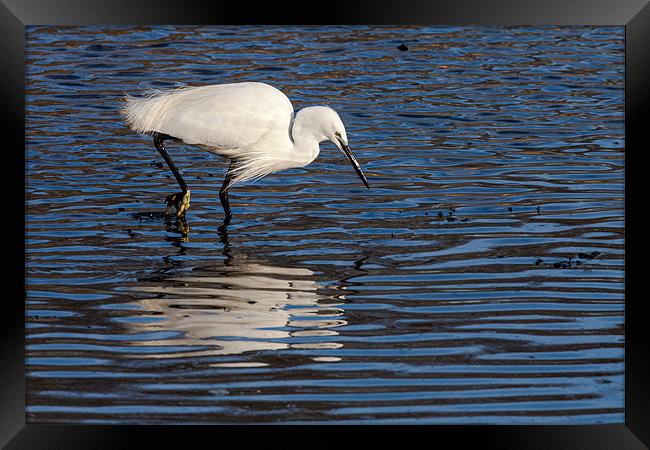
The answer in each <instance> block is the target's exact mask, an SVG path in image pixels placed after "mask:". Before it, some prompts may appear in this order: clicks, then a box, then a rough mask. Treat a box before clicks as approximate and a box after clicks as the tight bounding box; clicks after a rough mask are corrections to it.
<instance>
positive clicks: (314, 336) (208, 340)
mask: <svg viewBox="0 0 650 450" xmlns="http://www.w3.org/2000/svg"><path fill="white" fill-rule="evenodd" d="M222 242H223V244H224V253H225V254H226V256H227V259H226V261H225V263H223V262H221V263H220V264H219V265H218V266H217V267H208V268H201V269H200V270H199V269H197V270H194V271H193V273H192V274H189V275H182V276H178V275H169V274H167V275H162V276H159V277H157V278H154V279H152V280H148V281H147V280H142V281H141V282H140V283H139V287H138V288H137V289H136V290H137V292H138V293H143V294H146V295H151V294H155V297H154V298H142V299H139V300H137V301H136V302H137V305H138V315H137V317H132V318H130V319H132V320H128V321H127V323H128V324H129V325H130V326H133V327H136V328H138V332H140V333H142V332H151V331H163V332H170V331H173V332H178V333H173V334H174V335H173V336H170V335H169V333H167V334H165V338H164V339H161V340H143V341H140V342H139V344H140V345H149V346H159V347H160V348H161V351H160V352H159V351H156V352H147V355H148V356H151V357H155V358H169V357H185V356H199V355H233V354H241V353H244V352H251V351H259V350H277V349H287V348H300V349H309V348H313V349H320V348H336V347H339V346H340V344H338V343H336V342H335V341H334V340H333V337H334V336H336V335H337V334H338V333H337V332H336V331H335V329H336V327H338V326H341V325H345V324H346V321H345V320H344V316H343V310H342V309H341V305H342V304H343V299H344V298H345V297H344V294H343V293H342V292H341V290H334V291H332V289H329V291H330V292H334V293H333V294H323V293H322V292H328V290H327V289H324V288H323V286H321V285H319V284H318V283H317V282H316V281H315V274H314V272H312V271H311V270H309V269H306V268H293V267H281V266H277V265H272V264H269V263H263V262H260V261H258V260H251V259H250V258H249V257H247V256H245V255H240V254H233V252H232V250H231V248H230V246H229V244H228V237H227V234H226V235H222ZM338 289H342V288H338ZM319 292H321V293H319ZM322 300H326V304H319V301H322ZM149 335H150V333H149ZM164 347H167V348H169V350H170V351H169V352H167V351H164ZM228 364H230V363H225V364H224V365H228ZM242 364H254V363H251V362H250V361H249V362H248V363H242Z"/></svg>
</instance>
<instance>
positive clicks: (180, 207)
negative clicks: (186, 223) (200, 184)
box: [165, 189, 190, 217]
mask: <svg viewBox="0 0 650 450" xmlns="http://www.w3.org/2000/svg"><path fill="white" fill-rule="evenodd" d="M165 202H166V203H167V209H166V210H165V214H169V213H171V211H172V208H175V209H176V217H181V216H183V215H185V211H187V210H188V209H190V190H189V189H188V190H186V191H183V192H178V193H176V194H170V195H168V196H167V198H166V199H165Z"/></svg>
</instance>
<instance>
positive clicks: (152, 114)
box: [122, 87, 197, 134]
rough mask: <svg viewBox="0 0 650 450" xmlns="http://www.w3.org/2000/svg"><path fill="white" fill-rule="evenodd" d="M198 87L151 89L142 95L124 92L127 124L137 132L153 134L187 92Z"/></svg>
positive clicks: (123, 109) (123, 112)
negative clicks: (137, 95) (134, 95)
mask: <svg viewBox="0 0 650 450" xmlns="http://www.w3.org/2000/svg"><path fill="white" fill-rule="evenodd" d="M196 89H197V88H192V87H181V88H176V89H170V90H159V89H149V90H147V91H145V92H144V95H143V96H142V97H133V96H131V95H129V94H126V93H125V94H124V101H125V102H126V105H125V106H124V107H123V108H122V115H123V116H124V118H125V119H126V123H127V125H128V126H129V127H130V128H131V129H132V130H133V131H135V132H137V133H147V134H151V133H153V132H154V131H158V132H164V130H161V129H159V128H160V124H161V123H162V121H163V120H164V119H165V115H166V114H167V113H168V112H169V111H171V110H172V109H173V106H174V104H175V103H177V102H179V101H180V100H182V99H183V98H184V97H185V95H186V94H187V93H189V92H190V91H191V90H196Z"/></svg>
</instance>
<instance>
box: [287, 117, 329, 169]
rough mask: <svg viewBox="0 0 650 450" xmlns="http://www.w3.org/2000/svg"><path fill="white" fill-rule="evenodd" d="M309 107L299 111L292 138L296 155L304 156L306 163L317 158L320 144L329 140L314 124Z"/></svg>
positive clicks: (292, 129)
mask: <svg viewBox="0 0 650 450" xmlns="http://www.w3.org/2000/svg"><path fill="white" fill-rule="evenodd" d="M309 109H310V108H305V109H302V110H300V111H298V114H296V117H295V118H294V119H293V125H292V127H291V138H292V139H293V146H294V149H295V151H296V156H299V157H300V158H301V159H303V158H304V160H305V165H307V164H309V163H310V162H312V161H313V160H314V159H316V157H317V156H318V153H319V152H320V147H319V146H318V144H319V143H320V142H323V141H325V140H327V137H326V136H325V135H324V134H323V133H322V132H320V131H319V130H318V128H317V127H315V126H314V122H313V119H312V118H311V117H310V114H309Z"/></svg>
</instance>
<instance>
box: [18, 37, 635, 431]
mask: <svg viewBox="0 0 650 450" xmlns="http://www.w3.org/2000/svg"><path fill="white" fill-rule="evenodd" d="M27 38H28V46H27V53H28V73H27V94H28V97H27V112H26V113H27V139H28V142H27V153H26V160H27V161H26V164H27V194H26V202H27V236H26V239H27V241H26V242H27V255H26V258H27V272H28V273H27V275H28V278H27V356H28V359H27V383H28V386H27V387H28V392H27V416H28V417H27V420H28V421H29V422H100V423H113V422H122V423H155V422H156V423H165V422H179V421H182V422H191V423H200V422H267V421H269V422H278V421H284V422H290V423H295V422H317V423H320V422H328V423H365V422H370V423H379V422H390V423H403V422H405V423H503V424H512V423H569V424H571V423H602V422H623V417H624V416H623V406H624V405H623V370H624V366H623V356H624V354H623V342H624V335H623V331H624V328H623V311H624V297H623V276H624V264H623V261H624V259H623V246H624V228H623V226H624V210H623V206H624V203H623V188H624V171H623V170H624V166H623V158H624V141H623V136H624V135H623V133H624V128H623V127H624V122H623V92H624V91H623V81H624V79H623V56H624V53H623V42H624V41H623V39H624V30H623V28H612V27H606V28H594V27H561V28H557V27H537V28H530V27H513V28H505V27H492V28H486V27H483V28H477V27H467V28H463V27H436V28H426V27H406V28H398V27H393V28H390V27H327V28H322V27H320V28H319V27H245V28H242V27H110V28H106V27H102V28H100V27H46V26H39V27H29V28H28V35H27ZM402 43H405V44H406V45H407V46H408V48H409V50H408V51H400V50H398V49H397V46H398V45H400V44H402ZM234 81H264V82H268V83H270V84H273V85H274V86H277V87H278V88H280V89H281V90H282V91H284V92H285V93H286V94H287V95H288V96H289V98H290V99H291V100H292V101H293V103H294V107H295V109H296V110H297V109H300V108H301V107H304V106H308V105H312V104H323V103H326V104H329V105H331V106H332V107H334V108H335V109H337V110H338V111H339V113H340V114H341V116H342V118H343V121H344V122H345V124H346V128H347V131H348V136H349V138H350V143H351V146H352V149H353V150H354V151H355V154H356V155H357V157H358V159H359V161H360V163H361V165H362V167H363V168H364V171H365V172H366V174H367V176H368V178H369V181H370V185H371V186H372V190H370V191H368V190H366V189H365V187H363V185H362V184H361V182H360V181H359V179H358V178H357V176H356V174H355V173H354V171H353V170H352V168H351V167H350V165H349V164H348V163H347V161H346V160H344V157H343V155H341V153H340V152H338V150H336V149H335V148H334V146H333V145H332V144H329V143H324V144H323V145H322V147H321V148H322V151H321V156H320V157H319V159H318V160H317V161H315V162H314V163H312V164H311V165H310V166H308V167H307V168H304V169H292V170H289V171H286V172H282V173H279V174H274V175H272V176H269V177H267V178H265V179H263V180H261V181H259V182H257V183H255V184H250V185H242V186H238V187H236V188H235V189H234V190H233V191H232V193H231V205H232V207H233V214H234V219H233V223H232V225H231V227H230V229H229V233H228V234H227V235H225V234H223V233H219V232H218V230H217V228H218V226H219V225H220V224H221V220H222V210H221V206H220V204H219V199H218V190H219V187H220V185H221V181H222V177H223V174H224V173H225V170H226V168H227V161H226V160H222V159H219V158H218V157H215V156H212V155H210V154H208V153H206V152H205V151H203V150H201V149H197V148H192V147H189V146H182V145H178V144H170V145H169V147H168V148H169V151H170V153H171V155H172V157H173V158H174V160H175V161H176V163H177V165H178V166H179V167H180V168H181V170H182V171H183V172H184V174H185V178H186V180H187V181H188V184H189V185H190V187H191V188H192V205H191V210H190V211H189V213H188V215H187V224H186V225H187V226H185V225H184V224H182V223H178V222H177V221H176V220H175V219H173V218H171V217H166V216H164V215H163V214H162V211H163V209H164V198H165V196H166V195H167V194H169V193H172V192H176V191H178V189H177V186H176V185H175V181H174V179H173V178H172V177H171V175H170V174H169V172H168V170H167V169H166V167H164V166H162V165H161V163H162V159H161V158H160V156H159V155H158V154H157V152H156V151H155V150H154V149H153V146H152V145H151V141H150V138H147V137H144V136H139V135H136V134H134V133H132V132H131V131H129V130H128V129H127V128H126V127H125V126H124V124H123V122H122V119H121V118H120V117H119V108H120V107H121V103H120V97H121V95H122V93H123V92H128V93H130V94H134V95H136V94H137V93H138V92H139V91H141V90H142V89H145V88H147V87H154V88H166V87H174V86H181V85H201V84H216V83H225V82H234Z"/></svg>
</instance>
